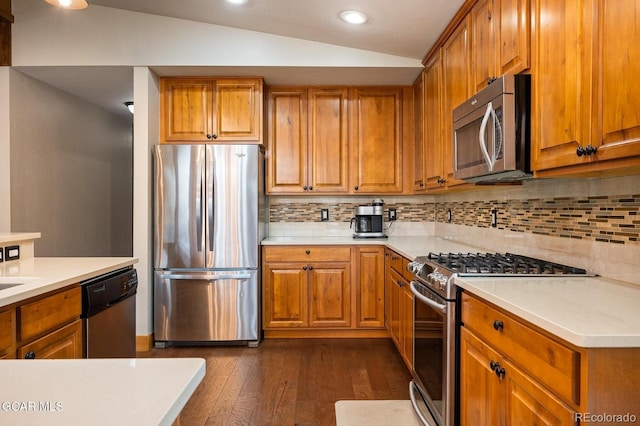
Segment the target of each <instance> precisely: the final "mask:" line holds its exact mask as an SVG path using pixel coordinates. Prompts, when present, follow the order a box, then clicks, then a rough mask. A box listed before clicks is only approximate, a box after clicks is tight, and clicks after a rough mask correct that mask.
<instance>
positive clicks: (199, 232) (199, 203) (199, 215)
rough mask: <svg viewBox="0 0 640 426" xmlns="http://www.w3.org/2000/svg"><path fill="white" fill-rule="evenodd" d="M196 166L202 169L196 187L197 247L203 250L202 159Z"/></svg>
mask: <svg viewBox="0 0 640 426" xmlns="http://www.w3.org/2000/svg"><path fill="white" fill-rule="evenodd" d="M196 167H197V168H198V170H200V179H199V180H198V187H197V189H196V249H197V250H198V251H202V196H203V193H202V189H203V188H202V161H201V160H198V162H197V165H196Z"/></svg>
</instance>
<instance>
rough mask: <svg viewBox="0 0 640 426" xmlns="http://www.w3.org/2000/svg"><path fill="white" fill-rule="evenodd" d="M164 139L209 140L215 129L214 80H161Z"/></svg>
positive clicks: (161, 130)
mask: <svg viewBox="0 0 640 426" xmlns="http://www.w3.org/2000/svg"><path fill="white" fill-rule="evenodd" d="M160 92H161V95H160V111H161V115H160V123H161V126H160V133H161V134H160V139H161V140H162V141H165V142H177V141H185V142H202V141H208V140H209V138H208V137H207V135H209V134H211V133H213V132H212V130H213V126H212V120H211V118H212V116H213V82H212V81H211V80H204V79H194V80H188V79H163V80H161V81H160Z"/></svg>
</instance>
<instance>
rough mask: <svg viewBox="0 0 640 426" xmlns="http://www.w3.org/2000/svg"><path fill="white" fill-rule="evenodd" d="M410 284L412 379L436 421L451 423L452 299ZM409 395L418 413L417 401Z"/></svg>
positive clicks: (453, 400)
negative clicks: (412, 332) (412, 313)
mask: <svg viewBox="0 0 640 426" xmlns="http://www.w3.org/2000/svg"><path fill="white" fill-rule="evenodd" d="M410 288H411V292H412V293H413V295H414V326H413V330H414V334H413V336H414V337H413V339H414V340H413V345H414V349H413V350H414V357H413V379H414V382H415V384H416V386H417V388H418V390H419V391H420V394H421V396H422V398H423V400H424V402H425V404H426V405H427V407H428V408H429V411H430V414H431V415H432V416H433V418H434V419H435V421H436V422H437V425H439V426H452V425H454V421H455V362H456V355H455V354H456V348H455V342H456V339H455V326H456V323H455V302H450V301H446V300H445V299H443V298H442V297H440V296H439V295H437V294H436V293H434V292H432V291H431V290H430V289H429V288H427V287H426V286H424V285H422V284H421V283H419V282H416V281H412V282H411V284H410ZM413 399H414V398H413V397H412V404H413V405H414V409H416V410H417V411H418V417H420V412H419V407H418V405H419V404H417V402H416V401H414V400H413ZM423 422H424V423H426V424H428V423H427V422H425V421H424V420H423Z"/></svg>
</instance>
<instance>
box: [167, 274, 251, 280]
mask: <svg viewBox="0 0 640 426" xmlns="http://www.w3.org/2000/svg"><path fill="white" fill-rule="evenodd" d="M160 277H161V278H162V279H170V280H205V281H219V280H248V279H249V278H251V274H218V275H202V274H172V273H170V272H169V273H164V274H160Z"/></svg>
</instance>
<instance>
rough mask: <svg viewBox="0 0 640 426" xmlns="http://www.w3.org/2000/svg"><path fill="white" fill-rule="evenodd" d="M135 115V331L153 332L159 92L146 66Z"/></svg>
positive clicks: (136, 83)
mask: <svg viewBox="0 0 640 426" xmlns="http://www.w3.org/2000/svg"><path fill="white" fill-rule="evenodd" d="M133 99H134V101H133V102H134V104H135V106H136V113H135V115H134V123H133V124H134V136H133V140H134V154H133V157H134V164H135V166H134V169H135V170H134V176H135V179H134V188H133V194H134V204H133V228H134V232H133V255H134V256H136V257H137V258H138V259H139V263H138V264H137V265H136V269H137V270H138V281H139V285H138V297H137V300H136V307H137V310H136V334H137V335H139V336H148V335H149V334H151V332H152V331H153V259H152V258H151V255H152V253H153V249H152V244H153V241H152V235H153V234H152V232H153V230H152V219H153V216H152V208H153V206H152V195H153V191H152V188H153V187H152V182H153V173H152V169H153V168H152V157H151V152H152V148H153V145H154V144H155V143H156V142H157V141H158V140H159V139H160V135H159V131H160V124H159V121H160V117H159V114H158V111H159V108H160V91H159V84H158V80H157V79H156V77H155V76H154V75H153V73H152V72H151V71H150V70H149V69H148V68H147V67H135V68H134V70H133Z"/></svg>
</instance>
